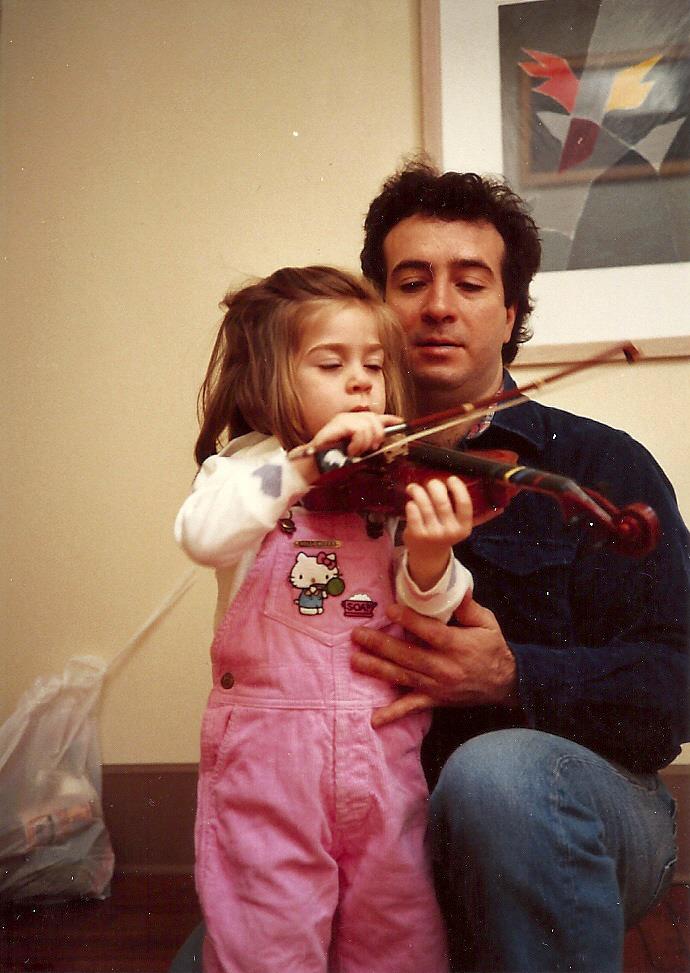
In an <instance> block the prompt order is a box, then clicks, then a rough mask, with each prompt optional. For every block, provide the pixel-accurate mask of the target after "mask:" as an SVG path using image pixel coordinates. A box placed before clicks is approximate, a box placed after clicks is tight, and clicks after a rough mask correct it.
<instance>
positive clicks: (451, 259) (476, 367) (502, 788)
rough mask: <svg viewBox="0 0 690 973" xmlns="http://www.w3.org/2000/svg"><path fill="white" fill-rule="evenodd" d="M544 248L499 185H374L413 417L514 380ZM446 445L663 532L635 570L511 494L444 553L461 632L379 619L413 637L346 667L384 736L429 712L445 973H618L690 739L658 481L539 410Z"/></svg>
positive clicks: (556, 413) (618, 444)
mask: <svg viewBox="0 0 690 973" xmlns="http://www.w3.org/2000/svg"><path fill="white" fill-rule="evenodd" d="M539 259H540V246H539V240H538V234H537V230H536V227H535V226H534V223H533V222H532V220H531V218H530V217H529V215H528V214H527V213H526V211H525V207H524V206H523V204H522V202H521V201H520V200H519V199H518V198H517V197H515V196H514V195H513V194H512V193H511V192H510V190H509V189H508V188H507V187H505V186H502V185H500V184H496V183H493V182H491V181H489V180H483V179H481V178H480V177H479V176H476V175H474V174H458V173H446V174H444V175H441V174H439V173H438V172H436V171H435V170H434V169H432V168H431V167H429V166H427V165H425V164H423V163H414V164H411V165H409V166H407V167H406V168H405V169H403V170H402V171H401V172H400V173H398V174H396V175H395V176H393V177H391V179H389V180H388V181H387V183H386V184H385V185H384V187H383V190H382V192H381V194H380V195H379V196H378V197H377V198H376V199H375V200H374V201H373V203H372V204H371V207H370V210H369V213H368V215H367V219H366V222H365V242H364V248H363V250H362V268H363V271H364V273H365V274H366V275H367V276H368V277H369V278H370V279H371V280H373V281H374V283H375V284H376V285H377V286H378V287H379V288H380V290H381V291H382V293H384V295H385V298H386V301H387V302H388V303H389V304H390V305H391V307H393V308H394V309H395V311H396V312H397V314H398V316H399V318H400V320H401V322H402V324H403V326H404V328H405V330H406V334H407V337H408V342H409V359H410V368H411V370H412V373H413V376H414V379H415V384H416V387H417V391H418V397H419V402H420V404H421V406H422V408H421V410H420V411H422V412H431V411H436V410H438V409H445V408H449V407H451V406H457V405H459V404H461V403H464V402H472V401H476V400H477V399H480V398H483V397H484V396H488V395H491V394H493V393H495V392H497V391H499V389H500V388H501V387H505V388H512V387H514V383H513V381H512V379H511V378H510V376H509V374H508V373H507V372H505V371H504V365H508V364H510V362H511V361H512V360H513V358H514V357H515V354H516V352H517V349H518V345H519V343H521V342H522V341H525V340H527V338H528V337H529V331H528V328H527V325H526V321H527V317H528V315H529V313H530V311H531V304H530V299H529V285H530V281H531V279H532V277H533V275H534V273H535V272H536V270H537V268H538V265H539ZM440 441H441V443H442V444H443V445H449V446H457V447H458V448H461V449H462V448H466V447H470V448H473V449H479V448H507V449H511V450H513V451H515V452H517V453H518V455H519V461H520V462H521V463H524V464H526V465H530V466H536V467H540V468H545V469H548V470H551V471H553V472H557V473H560V474H562V475H564V476H569V477H572V478H573V479H574V480H576V481H577V482H579V483H582V484H584V485H588V486H596V485H597V484H600V483H602V482H606V484H607V487H606V492H607V495H608V496H609V498H610V499H611V500H612V501H613V503H615V504H616V505H618V506H623V505H625V504H626V503H629V502H633V501H644V502H646V503H648V504H650V505H651V506H652V507H653V508H654V509H655V511H656V513H657V515H658V516H659V519H660V521H661V528H662V534H661V540H660V541H659V544H658V545H657V547H656V549H655V550H654V551H653V552H652V553H651V554H650V555H648V556H647V557H646V558H644V559H643V560H641V561H638V560H634V559H631V558H626V557H623V556H621V555H620V554H619V553H617V552H615V551H612V550H611V549H610V547H607V546H606V545H604V546H596V545H594V544H593V543H592V542H591V540H590V539H589V538H588V537H587V536H586V534H585V533H583V531H581V530H579V529H577V528H573V527H568V526H567V525H566V524H565V523H564V522H563V519H562V518H561V516H560V513H559V510H558V507H557V505H556V504H555V503H554V501H553V500H552V499H551V498H549V497H546V496H543V495H540V494H536V493H528V492H522V493H520V494H519V495H518V496H517V497H516V498H515V499H514V500H513V502H512V503H511V504H510V505H509V507H508V508H507V510H506V512H505V513H504V514H503V515H501V516H500V517H498V518H496V519H493V520H491V521H489V522H488V523H485V524H483V525H481V526H479V527H476V528H475V530H474V531H473V533H472V535H471V537H470V538H469V539H468V540H467V541H466V542H464V543H463V544H461V545H459V548H458V555H459V557H460V559H461V560H462V561H463V563H465V564H467V565H468V567H469V568H470V569H471V570H472V572H473V574H474V579H475V589H474V599H475V600H472V599H470V600H468V601H465V602H464V603H463V605H462V606H461V608H460V609H459V610H458V613H457V626H456V627H446V626H443V625H441V624H440V623H437V622H434V621H431V620H429V619H423V618H421V616H418V615H416V614H415V613H414V612H411V611H409V610H407V609H401V608H400V607H398V606H393V608H392V609H391V612H390V614H391V617H393V618H395V619H396V620H398V621H400V622H401V623H402V625H403V626H404V627H405V629H406V630H407V631H408V632H410V633H411V635H413V636H416V637H417V639H419V640H421V642H422V643H423V647H421V648H420V647H419V646H414V645H411V644H409V643H407V642H404V641H400V640H396V639H394V638H391V637H389V636H386V635H384V634H382V633H381V632H378V631H376V630H373V629H368V628H362V629H359V630H358V631H357V633H356V636H355V638H356V641H357V642H358V643H359V647H360V650H359V651H357V652H355V653H354V655H353V665H354V666H355V668H357V669H358V670H359V671H361V672H366V673H370V674H371V675H373V676H376V677H379V678H381V679H385V680H388V681H390V682H393V683H396V684H399V685H400V686H402V687H405V688H406V689H407V690H408V692H407V693H406V694H405V695H403V696H402V697H401V698H400V699H399V700H398V701H396V702H395V703H393V704H391V705H390V706H388V707H386V708H385V709H383V710H381V711H379V712H378V713H377V714H375V717H374V720H375V722H376V723H377V724H378V725H381V726H382V725H384V724H385V723H386V722H389V721H390V720H392V719H397V718H399V717H400V716H402V715H403V714H405V713H407V712H411V711H414V710H419V709H424V708H428V707H432V706H433V707H437V708H436V710H435V713H434V721H433V726H432V730H431V733H430V735H429V737H428V738H427V741H426V744H425V754H424V759H425V764H426V767H427V770H428V774H429V778H430V782H431V784H432V785H435V787H434V790H433V793H432V798H431V821H430V837H431V841H432V846H433V855H434V864H435V871H436V878H437V887H438V892H439V897H440V899H441V902H442V905H443V907H444V911H445V914H446V918H447V921H448V925H449V931H450V935H451V942H452V947H453V949H454V950H455V953H456V955H455V966H456V967H457V968H460V967H462V968H464V969H471V970H480V971H485V970H507V971H528V970H530V971H531V970H535V971H536V970H539V971H549V973H555V971H560V970H588V971H597V973H602V971H615V970H619V969H620V967H621V960H622V945H623V936H624V930H625V927H626V925H630V924H633V923H634V922H635V921H636V920H637V919H638V918H639V917H640V916H641V915H642V914H643V913H644V912H645V911H646V910H647V909H648V908H649V906H650V905H651V904H652V902H653V901H654V900H655V898H656V897H658V895H659V894H661V892H662V891H663V890H664V889H665V888H666V886H667V884H668V882H669V881H670V875H671V870H672V865H673V859H674V856H675V849H674V839H673V833H674V828H673V802H672V801H671V799H670V797H669V795H668V793H667V792H666V790H665V789H664V787H663V785H662V784H661V783H660V782H659V780H658V778H657V776H656V771H657V770H658V769H659V768H661V767H663V766H664V765H666V764H668V763H669V762H670V761H671V760H672V759H673V758H674V757H675V756H676V755H677V754H678V752H679V749H680V747H679V744H680V742H681V741H682V740H686V739H687V725H686V717H687V713H686V708H687V655H686V653H687V644H688V633H687V615H688V604H689V601H688V545H687V532H686V530H685V528H684V526H683V523H682V520H681V518H680V515H679V512H678V509H677V506H676V502H675V497H674V494H673V490H672V488H671V486H670V484H669V483H668V481H667V479H666V477H665V476H664V474H663V472H662V471H661V470H660V469H659V467H658V466H657V464H656V463H655V461H654V460H653V459H652V457H651V456H650V455H649V454H648V453H647V452H646V451H645V450H644V448H643V447H641V446H640V445H639V444H637V443H635V442H634V441H633V440H631V439H630V438H629V437H628V436H626V435H625V434H623V433H620V432H617V431H614V430H611V429H609V428H608V427H606V426H603V425H601V424H599V423H595V422H593V421H590V420H587V419H583V418H581V417H577V416H573V415H569V414H567V413H564V412H562V411H560V410H557V409H552V408H546V407H544V406H541V405H538V404H536V403H532V402H529V403H526V404H522V405H520V406H517V407H516V408H514V409H510V410H506V411H500V412H497V413H496V414H495V415H494V416H493V417H492V418H491V417H489V418H487V420H486V421H484V422H482V423H479V424H478V425H475V426H473V427H472V428H470V429H465V430H461V432H460V434H459V433H458V431H457V430H453V431H451V432H449V433H445V434H443V435H442V436H441V437H440ZM439 774H440V777H439ZM437 779H438V782H437Z"/></svg>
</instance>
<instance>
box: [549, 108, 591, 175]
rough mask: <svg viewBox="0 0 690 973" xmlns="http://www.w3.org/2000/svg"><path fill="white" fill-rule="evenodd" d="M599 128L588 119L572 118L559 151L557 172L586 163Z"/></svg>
mask: <svg viewBox="0 0 690 973" xmlns="http://www.w3.org/2000/svg"><path fill="white" fill-rule="evenodd" d="M600 131H601V126H600V125H597V123H596V122H593V121H591V119H589V118H572V119H571V120H570V125H569V127H568V134H567V135H566V137H565V142H564V143H563V149H562V150H561V160H560V162H559V164H558V171H559V172H563V171H564V170H565V169H572V167H573V166H577V165H579V164H580V163H581V162H586V160H587V159H589V157H590V156H591V154H592V153H593V152H594V147H595V145H596V144H597V139H598V138H599V132H600Z"/></svg>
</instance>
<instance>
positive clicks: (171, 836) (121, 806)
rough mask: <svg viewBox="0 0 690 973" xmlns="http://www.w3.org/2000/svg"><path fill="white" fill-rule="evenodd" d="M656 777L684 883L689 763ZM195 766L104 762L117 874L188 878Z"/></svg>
mask: <svg viewBox="0 0 690 973" xmlns="http://www.w3.org/2000/svg"><path fill="white" fill-rule="evenodd" d="M662 777H663V779H664V782H665V784H666V786H667V787H668V788H669V790H670V791H671V793H672V794H673V796H674V797H675V799H676V800H677V801H678V803H679V814H678V844H679V851H680V854H679V857H678V868H677V870H676V881H683V882H687V881H690V764H672V765H671V766H670V767H667V768H666V769H665V770H663V771H662ZM196 782H197V765H196V764H106V765H105V766H104V767H103V813H104V815H105V821H106V825H107V827H108V830H109V832H110V839H111V841H112V843H113V849H114V851H115V868H116V870H117V871H118V872H122V873H128V872H129V873H131V872H145V873H147V874H149V875H155V874H169V875H175V874H177V875H182V874H192V872H193V871H194V814H195V810H196Z"/></svg>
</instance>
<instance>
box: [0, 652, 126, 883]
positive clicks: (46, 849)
mask: <svg viewBox="0 0 690 973" xmlns="http://www.w3.org/2000/svg"><path fill="white" fill-rule="evenodd" d="M106 671H107V666H106V664H105V663H104V662H103V660H102V659H99V658H97V657H95V656H80V657H77V658H73V659H71V660H70V661H69V662H68V663H67V666H66V667H65V671H64V672H63V674H62V675H61V676H51V677H49V678H39V679H37V680H36V682H35V683H34V685H33V686H32V687H31V688H30V689H29V690H28V691H27V692H26V693H24V695H23V696H22V698H21V699H20V701H19V704H18V706H17V709H16V710H15V712H14V713H13V714H12V716H10V718H9V719H8V720H7V722H6V723H5V724H4V725H3V726H2V727H0V901H12V902H24V901H27V900H30V899H38V898H40V899H41V900H43V901H46V900H47V901H55V900H60V899H70V898H78V897H80V896H87V897H92V898H104V897H105V896H106V895H107V893H108V887H109V884H110V879H111V877H112V874H113V866H114V860H115V859H114V855H113V849H112V847H111V844H110V838H109V836H108V832H107V829H106V826H105V823H104V821H103V807H102V804H101V760H100V748H99V744H98V727H97V725H96V719H95V712H94V711H95V707H96V703H97V702H98V698H99V695H100V691H101V686H102V683H103V677H104V676H105V673H106Z"/></svg>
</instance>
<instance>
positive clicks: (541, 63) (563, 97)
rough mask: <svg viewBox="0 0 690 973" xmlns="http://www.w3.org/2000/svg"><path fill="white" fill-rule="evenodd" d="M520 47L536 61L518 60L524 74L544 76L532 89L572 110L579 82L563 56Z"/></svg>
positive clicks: (535, 76)
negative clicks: (541, 82)
mask: <svg viewBox="0 0 690 973" xmlns="http://www.w3.org/2000/svg"><path fill="white" fill-rule="evenodd" d="M522 49H523V51H524V52H525V54H529V56H530V57H531V58H533V59H534V60H535V61H536V62H537V63H536V64H534V63H532V61H519V62H518V64H519V65H520V67H521V68H522V70H523V71H524V72H525V74H528V75H529V76H530V77H531V78H546V81H544V83H543V84H540V85H539V87H538V88H535V89H534V90H535V91H538V92H540V94H542V95H546V96H547V97H549V98H553V100H554V101H557V102H558V104H559V105H563V107H564V108H565V110H566V111H567V112H568V113H570V112H572V110H573V108H574V107H575V99H576V98H577V89H578V87H579V84H580V82H579V81H578V79H577V76H576V75H575V74H573V71H572V69H571V67H570V65H569V64H568V62H567V61H566V60H565V58H563V57H559V56H558V55H557V54H547V53H546V52H544V51H532V50H530V49H529V48H527V47H523V48H522Z"/></svg>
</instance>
